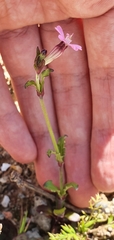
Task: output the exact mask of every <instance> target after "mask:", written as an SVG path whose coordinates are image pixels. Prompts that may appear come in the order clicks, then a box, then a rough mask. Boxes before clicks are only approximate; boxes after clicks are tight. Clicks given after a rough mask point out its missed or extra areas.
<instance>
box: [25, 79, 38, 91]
mask: <svg viewBox="0 0 114 240" xmlns="http://www.w3.org/2000/svg"><path fill="white" fill-rule="evenodd" d="M29 86H34V87H35V88H36V90H37V85H36V83H35V81H34V80H30V81H28V82H26V83H25V88H27V87H29Z"/></svg>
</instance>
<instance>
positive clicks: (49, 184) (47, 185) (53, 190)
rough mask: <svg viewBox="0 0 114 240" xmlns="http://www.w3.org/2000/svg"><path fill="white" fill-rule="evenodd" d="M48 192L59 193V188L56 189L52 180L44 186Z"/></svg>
mask: <svg viewBox="0 0 114 240" xmlns="http://www.w3.org/2000/svg"><path fill="white" fill-rule="evenodd" d="M43 186H44V187H45V188H46V189H47V190H49V191H51V192H58V191H59V188H58V187H56V186H55V185H54V184H53V183H52V180H48V181H47V182H45V183H44V185H43Z"/></svg>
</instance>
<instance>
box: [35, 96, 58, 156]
mask: <svg viewBox="0 0 114 240" xmlns="http://www.w3.org/2000/svg"><path fill="white" fill-rule="evenodd" d="M39 100H40V105H41V108H42V112H43V115H44V118H45V122H46V125H47V128H48V131H49V134H50V138H51V141H52V143H53V147H54V150H55V151H56V153H59V148H58V146H57V142H56V139H55V136H54V133H53V130H52V127H51V123H50V120H49V117H48V113H47V110H46V107H45V103H44V100H43V98H39Z"/></svg>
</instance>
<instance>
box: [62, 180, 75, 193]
mask: <svg viewBox="0 0 114 240" xmlns="http://www.w3.org/2000/svg"><path fill="white" fill-rule="evenodd" d="M69 188H75V189H76V190H78V185H77V184H76V183H74V182H70V183H66V184H65V185H64V191H65V192H66V191H67V190H68V189H69Z"/></svg>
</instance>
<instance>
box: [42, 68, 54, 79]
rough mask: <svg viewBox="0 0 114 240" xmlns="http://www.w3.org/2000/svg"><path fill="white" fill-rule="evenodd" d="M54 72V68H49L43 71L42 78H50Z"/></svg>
mask: <svg viewBox="0 0 114 240" xmlns="http://www.w3.org/2000/svg"><path fill="white" fill-rule="evenodd" d="M53 71H54V70H53V69H52V68H47V69H45V70H44V71H42V73H41V76H42V78H44V77H48V76H49V75H50V73H51V72H53Z"/></svg>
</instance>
